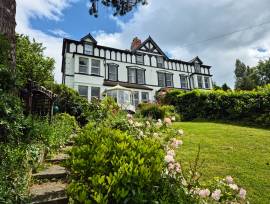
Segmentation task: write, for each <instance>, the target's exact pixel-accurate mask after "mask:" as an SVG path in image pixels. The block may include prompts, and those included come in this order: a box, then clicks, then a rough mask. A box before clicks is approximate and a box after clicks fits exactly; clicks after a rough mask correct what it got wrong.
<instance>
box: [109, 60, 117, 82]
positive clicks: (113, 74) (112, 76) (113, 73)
mask: <svg viewBox="0 0 270 204" xmlns="http://www.w3.org/2000/svg"><path fill="white" fill-rule="evenodd" d="M108 79H109V80H111V81H118V65H117V64H108Z"/></svg>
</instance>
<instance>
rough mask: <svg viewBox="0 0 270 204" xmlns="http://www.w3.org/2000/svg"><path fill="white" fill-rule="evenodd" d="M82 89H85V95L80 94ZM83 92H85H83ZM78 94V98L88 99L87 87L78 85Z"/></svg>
mask: <svg viewBox="0 0 270 204" xmlns="http://www.w3.org/2000/svg"><path fill="white" fill-rule="evenodd" d="M82 88H83V89H86V94H82V93H81V91H82ZM84 91H85V90H84ZM78 93H79V94H80V96H82V97H85V98H86V99H88V86H84V85H78Z"/></svg>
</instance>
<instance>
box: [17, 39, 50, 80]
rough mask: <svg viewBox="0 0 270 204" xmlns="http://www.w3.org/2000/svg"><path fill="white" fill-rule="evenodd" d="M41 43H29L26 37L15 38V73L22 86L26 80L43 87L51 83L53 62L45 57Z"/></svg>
mask: <svg viewBox="0 0 270 204" xmlns="http://www.w3.org/2000/svg"><path fill="white" fill-rule="evenodd" d="M44 50H45V47H43V45H42V43H38V42H36V41H35V40H34V39H33V41H31V40H30V39H29V37H28V36H25V35H17V36H16V63H17V67H16V72H17V75H18V78H19V80H20V84H21V85H24V84H25V83H26V82H27V80H28V79H31V80H33V81H36V82H38V83H39V84H41V85H44V84H45V83H47V82H53V81H54V78H53V70H54V64H55V61H54V59H53V58H50V57H45V56H44V53H43V51H44Z"/></svg>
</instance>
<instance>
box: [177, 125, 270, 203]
mask: <svg viewBox="0 0 270 204" xmlns="http://www.w3.org/2000/svg"><path fill="white" fill-rule="evenodd" d="M174 126H175V128H182V129H183V130H184V131H185V135H184V137H183V141H184V144H183V146H182V147H181V149H179V153H178V158H179V159H180V161H181V162H182V165H183V168H184V169H187V168H188V166H189V162H190V161H191V162H192V161H194V159H195V156H196V154H197V151H198V145H199V144H200V146H201V153H200V158H201V159H202V160H205V161H204V165H203V167H202V169H201V171H202V173H203V176H202V180H207V179H211V178H213V177H215V176H218V177H225V176H226V175H231V176H233V177H234V178H235V181H236V182H237V184H239V185H241V186H243V187H244V188H246V189H247V191H248V194H247V195H248V199H249V200H250V202H251V203H256V204H261V203H262V204H264V203H265V204H267V203H270V130H266V129H260V128H252V127H244V126H237V125H231V124H222V123H213V122H179V123H175V124H174Z"/></svg>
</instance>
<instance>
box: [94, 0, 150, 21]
mask: <svg viewBox="0 0 270 204" xmlns="http://www.w3.org/2000/svg"><path fill="white" fill-rule="evenodd" d="M99 2H101V3H102V5H103V6H106V7H110V8H112V9H113V10H114V16H123V15H125V14H127V13H128V12H130V11H132V9H133V8H134V7H136V6H137V5H138V4H142V5H146V4H147V0H90V3H91V5H90V8H89V14H90V15H93V16H95V17H98V3H99Z"/></svg>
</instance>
